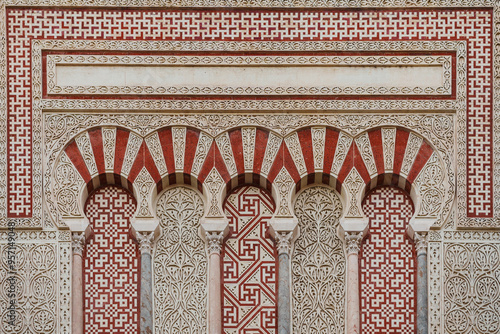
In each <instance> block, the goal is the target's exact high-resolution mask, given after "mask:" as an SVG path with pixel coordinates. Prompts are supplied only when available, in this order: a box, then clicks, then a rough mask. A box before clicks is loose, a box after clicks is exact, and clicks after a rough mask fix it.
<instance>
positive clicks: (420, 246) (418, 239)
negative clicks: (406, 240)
mask: <svg viewBox="0 0 500 334" xmlns="http://www.w3.org/2000/svg"><path fill="white" fill-rule="evenodd" d="M414 241H415V249H416V250H417V256H419V255H422V254H427V246H428V245H429V240H428V238H427V233H422V232H415V235H414Z"/></svg>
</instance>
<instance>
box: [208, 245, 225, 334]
mask: <svg viewBox="0 0 500 334" xmlns="http://www.w3.org/2000/svg"><path fill="white" fill-rule="evenodd" d="M209 275H210V277H209V282H208V286H209V291H208V295H209V297H208V300H209V303H210V305H209V306H208V326H209V330H208V333H209V334H221V332H222V301H221V273H220V253H216V252H214V253H211V254H210V257H209Z"/></svg>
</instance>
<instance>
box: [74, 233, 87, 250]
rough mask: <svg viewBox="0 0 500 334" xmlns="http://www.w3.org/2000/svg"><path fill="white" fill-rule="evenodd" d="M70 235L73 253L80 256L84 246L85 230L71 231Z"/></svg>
mask: <svg viewBox="0 0 500 334" xmlns="http://www.w3.org/2000/svg"><path fill="white" fill-rule="evenodd" d="M72 237H73V238H72V240H73V242H72V245H73V255H80V256H82V254H83V248H84V247H85V232H79V233H78V232H73V234H72Z"/></svg>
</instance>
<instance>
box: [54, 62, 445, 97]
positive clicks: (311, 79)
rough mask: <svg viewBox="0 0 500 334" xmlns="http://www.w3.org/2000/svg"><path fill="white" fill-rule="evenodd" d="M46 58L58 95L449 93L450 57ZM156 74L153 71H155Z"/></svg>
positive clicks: (55, 91) (55, 92)
mask: <svg viewBox="0 0 500 334" xmlns="http://www.w3.org/2000/svg"><path fill="white" fill-rule="evenodd" d="M380 53H381V54H382V55H379V56H374V55H371V54H370V55H359V54H358V55H351V56H339V55H323V56H307V55H303V56H295V55H294V56H292V55H286V54H285V55H282V54H279V55H266V56H259V55H225V54H221V55H216V56H198V55H197V56H185V55H183V56H176V55H147V56H143V55H73V54H68V55H48V56H47V74H46V78H47V93H48V94H49V95H51V94H59V95H61V94H62V95H81V94H84V95H87V94H90V95H95V94H98V95H130V94H132V95H185V94H188V95H204V96H205V95H264V96H265V95H296V94H300V95H301V96H302V95H373V94H375V95H449V94H451V93H452V78H453V73H452V57H451V56H441V55H440V56H397V55H384V54H383V52H380ZM152 72H154V73H155V75H154V76H153V75H151V73H152Z"/></svg>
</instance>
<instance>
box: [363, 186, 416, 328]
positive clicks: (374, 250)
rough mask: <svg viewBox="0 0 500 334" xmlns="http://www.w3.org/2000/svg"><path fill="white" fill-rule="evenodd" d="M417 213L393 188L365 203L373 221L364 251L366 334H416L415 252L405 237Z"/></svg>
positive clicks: (407, 200)
mask: <svg viewBox="0 0 500 334" xmlns="http://www.w3.org/2000/svg"><path fill="white" fill-rule="evenodd" d="M413 210H414V209H413V204H412V202H411V199H410V198H409V197H408V196H407V195H406V194H405V193H403V191H401V190H399V189H397V188H393V187H383V188H378V189H376V190H374V191H373V192H372V193H370V194H369V195H368V196H367V197H366V199H365V201H364V203H363V211H364V212H365V214H366V216H367V217H368V219H369V222H370V227H369V235H368V237H367V238H366V240H365V241H364V242H363V245H362V247H361V252H360V259H361V263H360V273H361V277H360V278H361V281H360V284H361V332H362V333H363V334H375V333H376V334H387V333H394V334H396V333H397V334H414V333H415V321H416V319H415V317H416V295H415V294H416V287H415V279H416V266H415V248H414V246H413V244H412V242H411V241H410V240H409V239H408V237H407V236H406V227H407V225H408V223H409V220H410V218H411V216H412V215H413Z"/></svg>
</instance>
